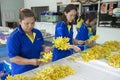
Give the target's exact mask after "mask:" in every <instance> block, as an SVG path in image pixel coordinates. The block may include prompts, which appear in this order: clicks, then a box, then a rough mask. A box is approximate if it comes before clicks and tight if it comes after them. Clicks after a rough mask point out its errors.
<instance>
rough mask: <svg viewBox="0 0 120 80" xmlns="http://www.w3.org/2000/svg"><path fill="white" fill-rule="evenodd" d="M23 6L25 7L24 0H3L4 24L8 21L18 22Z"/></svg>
mask: <svg viewBox="0 0 120 80" xmlns="http://www.w3.org/2000/svg"><path fill="white" fill-rule="evenodd" d="M21 7H24V0H1V14H2V26H5V22H6V21H10V22H17V21H18V15H19V14H18V12H19V11H18V10H19V8H21Z"/></svg>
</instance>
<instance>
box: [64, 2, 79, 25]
mask: <svg viewBox="0 0 120 80" xmlns="http://www.w3.org/2000/svg"><path fill="white" fill-rule="evenodd" d="M71 10H75V11H76V12H77V8H76V6H75V5H73V4H68V5H67V6H66V7H65V9H64V11H63V15H62V20H63V21H64V22H65V23H67V18H66V16H65V14H64V12H66V13H69V12H70V11H71Z"/></svg>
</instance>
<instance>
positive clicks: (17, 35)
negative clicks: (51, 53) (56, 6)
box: [7, 25, 44, 75]
mask: <svg viewBox="0 0 120 80" xmlns="http://www.w3.org/2000/svg"><path fill="white" fill-rule="evenodd" d="M32 32H35V33H36V37H35V40H34V42H33V43H32V42H31V41H30V39H29V38H28V37H27V36H26V34H25V32H24V31H23V30H22V28H21V26H20V25H19V26H18V27H17V28H16V29H15V30H14V31H13V32H12V33H11V34H10V35H9V37H8V40H7V49H8V56H9V58H13V57H16V56H21V57H23V58H28V59H32V58H37V59H39V57H40V52H41V51H42V45H43V44H44V40H43V36H42V34H41V32H40V31H39V30H37V29H33V30H32ZM11 64H12V75H16V74H20V73H23V72H25V71H28V70H31V69H34V68H36V67H38V66H33V65H20V64H16V63H11Z"/></svg>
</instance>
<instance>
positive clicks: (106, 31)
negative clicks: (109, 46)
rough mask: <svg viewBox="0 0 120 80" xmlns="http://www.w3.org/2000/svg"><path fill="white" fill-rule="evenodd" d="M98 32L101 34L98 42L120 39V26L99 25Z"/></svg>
mask: <svg viewBox="0 0 120 80" xmlns="http://www.w3.org/2000/svg"><path fill="white" fill-rule="evenodd" d="M97 34H98V35H99V36H100V37H99V39H98V40H97V42H98V43H103V42H105V41H108V40H117V41H120V28H103V27H97Z"/></svg>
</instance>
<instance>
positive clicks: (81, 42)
mask: <svg viewBox="0 0 120 80" xmlns="http://www.w3.org/2000/svg"><path fill="white" fill-rule="evenodd" d="M85 42H86V41H82V40H77V44H80V45H82V44H84V43H85Z"/></svg>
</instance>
